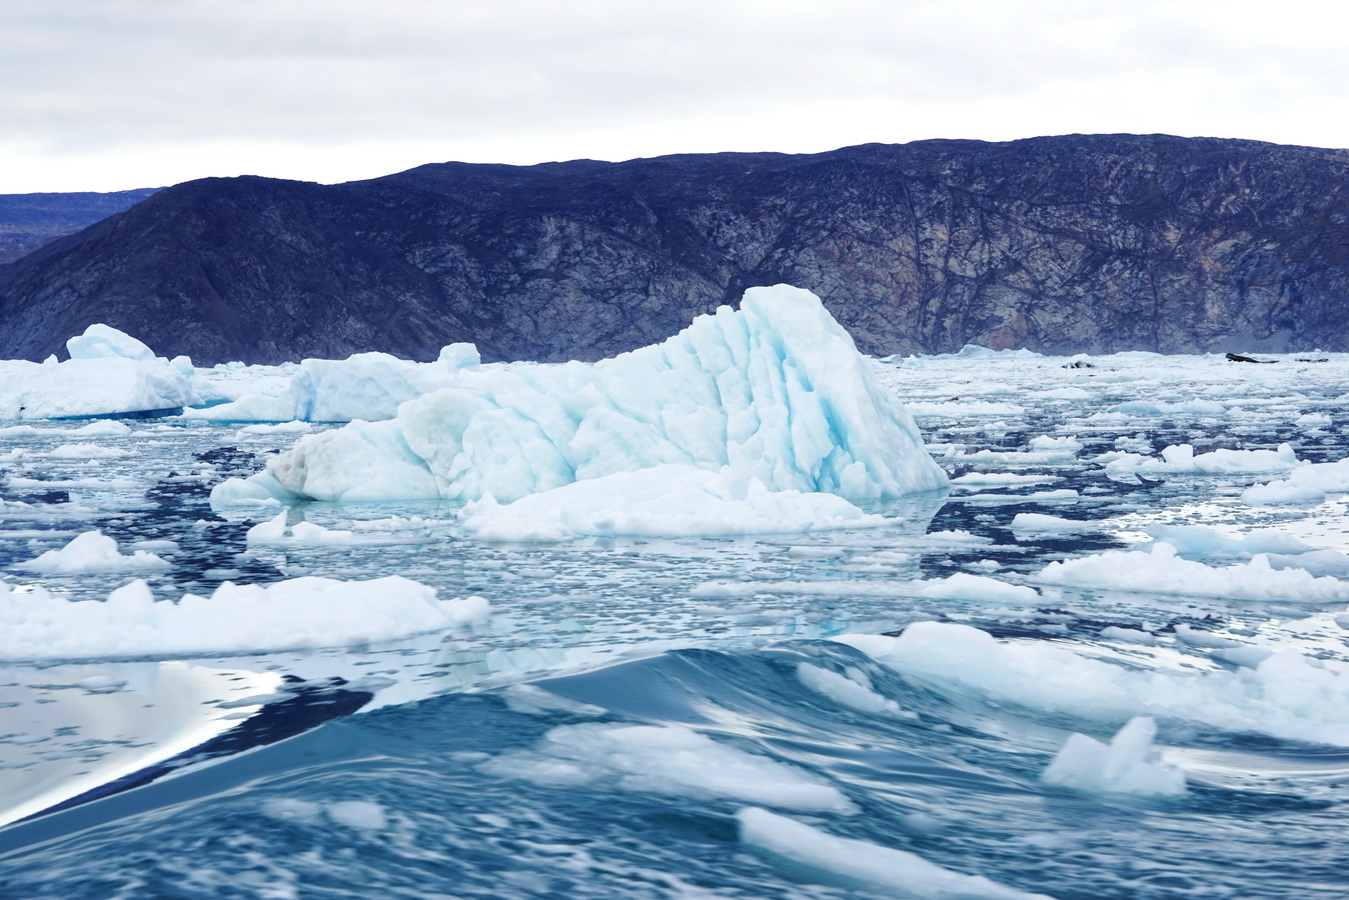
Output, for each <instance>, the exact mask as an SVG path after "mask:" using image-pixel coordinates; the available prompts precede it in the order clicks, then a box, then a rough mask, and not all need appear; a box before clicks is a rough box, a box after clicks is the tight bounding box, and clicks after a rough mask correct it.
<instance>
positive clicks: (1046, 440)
mask: <svg viewBox="0 0 1349 900" xmlns="http://www.w3.org/2000/svg"><path fill="white" fill-rule="evenodd" d="M1083 393H1084V394H1085V391H1084V392H1083ZM1083 446H1084V445H1083V443H1082V442H1081V441H1079V440H1078V439H1077V438H1076V437H1073V436H1072V435H1063V436H1062V437H1050V436H1049V435H1046V434H1042V435H1040V436H1039V437H1033V438H1031V439H1030V448H1031V450H1033V451H1034V452H1036V453H1052V454H1062V455H1064V456H1073V455H1075V454H1076V453H1077V451H1079V450H1081V449H1082V447H1083Z"/></svg>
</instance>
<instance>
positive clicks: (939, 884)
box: [736, 807, 1051, 900]
mask: <svg viewBox="0 0 1349 900" xmlns="http://www.w3.org/2000/svg"><path fill="white" fill-rule="evenodd" d="M736 819H737V820H738V821H739V823H740V840H741V841H742V842H744V843H746V844H748V845H750V846H752V847H757V848H758V849H760V850H763V851H766V852H768V853H770V854H772V855H773V856H776V857H780V858H782V859H784V860H786V861H788V862H789V863H791V864H793V866H794V867H801V866H805V867H807V868H809V869H814V870H816V871H817V872H819V873H820V875H821V876H823V877H824V878H825V879H827V880H829V881H841V882H843V883H844V884H857V883H858V882H861V883H863V884H865V885H867V886H868V887H878V888H881V889H882V890H884V891H886V892H887V893H889V892H894V895H895V896H897V897H909V898H914V900H1051V898H1049V897H1048V896H1046V895H1045V894H1031V893H1027V892H1025V891H1019V890H1017V889H1016V888H1011V887H1007V886H1006V885H1003V884H999V883H997V882H996V881H991V880H989V879H988V878H985V877H984V876H982V875H965V874H962V873H960V872H953V871H951V870H950V869H946V868H943V867H941V866H939V865H937V864H936V863H933V862H929V861H927V860H926V859H923V858H922V857H921V856H919V855H917V854H916V853H910V852H909V851H907V850H899V849H896V848H894V847H883V846H881V845H879V844H872V843H868V842H867V841H859V840H855V839H853V838H841V837H836V836H835V835H832V834H829V833H828V832H826V831H822V830H820V829H818V828H814V827H812V826H810V825H806V824H805V823H803V822H798V821H796V820H795V819H789V818H787V817H786V816H780V815H778V814H776V813H771V812H769V811H768V810H766V809H758V808H756V807H750V808H748V809H742V810H741V811H740V812H738V813H736Z"/></svg>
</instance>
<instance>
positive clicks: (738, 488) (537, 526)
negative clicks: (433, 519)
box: [464, 465, 893, 541]
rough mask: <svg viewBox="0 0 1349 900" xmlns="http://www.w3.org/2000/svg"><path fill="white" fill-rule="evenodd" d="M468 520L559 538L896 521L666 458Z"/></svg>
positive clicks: (481, 511)
mask: <svg viewBox="0 0 1349 900" xmlns="http://www.w3.org/2000/svg"><path fill="white" fill-rule="evenodd" d="M464 517H465V519H464V524H465V527H466V528H467V529H468V530H469V531H471V532H473V533H474V534H476V535H477V536H478V537H480V538H483V539H485V540H493V541H556V540H566V539H568V538H573V537H577V536H580V535H629V536H637V535H640V536H668V537H681V536H694V535H736V534H777V533H787V532H807V531H823V530H828V529H837V528H876V527H883V526H886V525H891V524H893V520H891V519H887V518H885V517H884V516H878V515H868V514H866V513H864V512H862V510H860V509H858V508H857V507H856V506H853V505H852V504H851V503H849V502H848V501H847V500H844V499H843V498H842V497H839V496H836V495H834V494H822V493H802V492H801V491H795V490H786V491H770V490H768V488H767V487H765V486H764V484H763V482H761V481H760V480H759V479H758V478H755V477H754V476H745V475H743V474H741V473H739V472H737V471H735V470H734V469H731V468H730V467H727V468H724V469H722V470H720V471H719V472H709V471H707V470H706V469H696V468H693V467H691V466H678V465H664V466H655V467H652V468H649V469H639V470H638V471H635V472H618V473H615V474H613V475H605V476H602V477H599V478H592V479H590V480H588V481H577V482H573V483H572V484H568V485H564V486H562V487H559V488H554V489H553V490H550V491H544V492H542V493H538V494H531V495H529V496H527V497H522V498H521V499H519V500H516V501H515V502H514V503H510V504H507V505H504V506H503V505H500V504H498V503H496V502H495V501H494V500H492V499H491V498H490V497H489V498H485V499H483V500H476V501H469V503H468V504H467V505H466V506H465V507H464Z"/></svg>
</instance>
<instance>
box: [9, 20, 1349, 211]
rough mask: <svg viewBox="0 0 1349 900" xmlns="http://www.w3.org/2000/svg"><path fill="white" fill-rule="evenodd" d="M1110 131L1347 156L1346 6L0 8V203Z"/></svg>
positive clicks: (1348, 47) (1348, 74) (1348, 48)
mask: <svg viewBox="0 0 1349 900" xmlns="http://www.w3.org/2000/svg"><path fill="white" fill-rule="evenodd" d="M1117 132H1133V133H1153V132H1163V133H1169V134H1179V135H1207V136H1213V137H1231V138H1251V139H1256V140H1264V141H1272V142H1275V143H1284V144H1302V145H1308V146H1318V147H1337V148H1349V7H1345V6H1344V5H1342V4H1330V3H1329V2H1316V3H1312V2H1306V0H1279V2H1269V0H1264V2H1259V3H1256V2H1247V0H1189V2H1187V0H1171V2H1154V0H1111V2H1095V0H1076V2H1073V0H875V2H873V0H827V2H824V0H774V2H764V0H715V2H704V0H681V2H671V0H641V2H619V0H568V2H565V3H564V2H547V0H0V193H28V192H36V191H113V190H125V189H130V188H137V187H152V186H159V185H167V184H174V183H177V182H180V181H187V180H190V179H193V178H201V177H207V176H230V175H241V174H254V175H267V176H272V177H278V178H293V179H299V180H303V181H319V182H325V183H331V182H339V181H350V180H354V179H361V178H372V177H377V176H379V175H385V174H389V173H392V172H397V171H402V170H404V169H408V168H411V167H413V166H416V165H421V164H423V163H428V162H444V161H448V160H459V161H466V162H497V163H512V164H521V165H527V164H533V163H538V162H547V161H551V160H562V159H578V158H590V159H605V160H623V159H631V158H634V157H643V156H658V155H662V154H667V153H704V152H715V151H725V150H738V151H779V152H784V153H813V152H819V151H824V150H831V149H835V148H837V147H842V146H848V145H851V144H860V143H869V142H874V141H878V142H885V143H903V142H907V141H913V140H921V139H926V138H974V139H980V140H990V141H1002V140H1014V139H1017V138H1024V137H1033V136H1037V135H1051V134H1070V133H1117Z"/></svg>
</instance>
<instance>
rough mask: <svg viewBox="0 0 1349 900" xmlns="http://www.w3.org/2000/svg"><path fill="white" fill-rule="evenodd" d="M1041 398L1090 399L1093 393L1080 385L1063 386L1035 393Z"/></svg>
mask: <svg viewBox="0 0 1349 900" xmlns="http://www.w3.org/2000/svg"><path fill="white" fill-rule="evenodd" d="M1035 396H1036V397H1037V398H1039V399H1041V400H1090V399H1091V393H1090V392H1089V391H1085V390H1083V389H1082V388H1080V387H1062V388H1053V389H1052V390H1048V391H1040V392H1038V393H1037V394H1036V395H1035Z"/></svg>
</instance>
